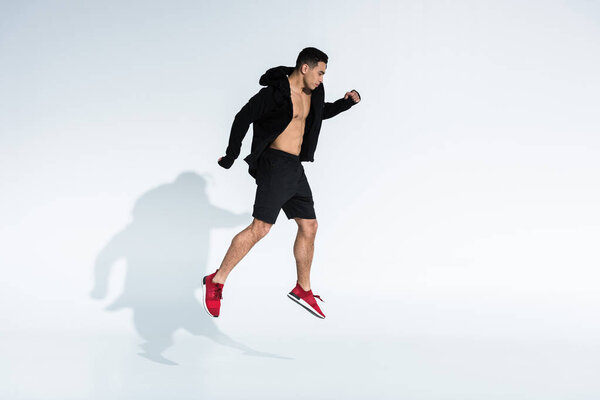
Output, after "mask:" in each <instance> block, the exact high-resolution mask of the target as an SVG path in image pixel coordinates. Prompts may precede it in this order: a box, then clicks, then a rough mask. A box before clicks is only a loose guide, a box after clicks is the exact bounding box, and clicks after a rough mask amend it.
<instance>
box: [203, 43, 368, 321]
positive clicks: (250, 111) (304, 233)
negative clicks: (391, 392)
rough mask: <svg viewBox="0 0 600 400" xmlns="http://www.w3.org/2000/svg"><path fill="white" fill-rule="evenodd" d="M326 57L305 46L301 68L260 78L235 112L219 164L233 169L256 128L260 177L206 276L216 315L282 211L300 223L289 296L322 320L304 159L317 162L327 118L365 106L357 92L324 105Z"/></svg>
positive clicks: (209, 307) (253, 162)
mask: <svg viewBox="0 0 600 400" xmlns="http://www.w3.org/2000/svg"><path fill="white" fill-rule="evenodd" d="M327 59H328V58H327V55H326V54H325V53H323V52H322V51H320V50H318V49H316V48H314V47H307V48H305V49H303V50H302V51H301V52H300V54H299V55H298V58H297V60H296V66H295V68H294V67H285V66H279V67H274V68H271V69H269V70H267V71H266V72H265V74H263V75H262V76H261V78H260V80H259V83H260V84H261V85H262V86H265V87H264V88H262V89H261V90H260V91H259V92H258V93H257V94H255V95H254V96H253V97H252V98H250V100H249V101H248V103H246V105H245V106H244V107H242V109H241V110H240V111H239V112H238V113H237V114H236V116H235V119H234V121H233V125H232V127H231V133H230V137H229V145H228V146H227V150H226V152H225V154H226V155H225V156H223V157H220V158H219V160H218V163H219V165H220V166H222V167H223V168H227V169H228V168H230V167H231V165H232V164H233V162H234V160H235V159H236V158H237V157H238V156H239V154H240V148H241V145H242V140H243V139H244V136H245V135H246V132H247V131H248V128H249V126H250V124H251V123H253V130H254V135H253V137H252V148H251V153H250V154H249V155H248V156H247V157H246V158H244V160H245V161H246V162H247V163H248V165H249V168H248V172H249V173H250V175H251V176H252V177H254V178H255V180H256V184H257V189H256V197H255V201H254V211H253V213H252V216H253V217H254V220H253V221H252V223H251V224H250V225H249V226H248V227H247V228H246V229H244V230H243V231H241V232H240V233H238V234H237V235H236V236H235V237H234V238H233V240H232V241H231V245H230V247H229V250H227V253H226V254H225V257H224V259H223V262H222V263H221V266H220V267H219V269H217V270H216V271H215V272H214V273H212V274H210V275H207V276H205V277H204V279H203V282H202V289H203V300H204V308H205V309H206V311H207V312H208V313H209V314H210V315H211V316H213V317H218V316H219V312H220V308H221V299H222V293H223V285H224V284H225V280H226V279H227V276H228V275H229V273H230V272H231V270H232V269H233V268H234V267H235V266H236V265H237V264H238V263H239V262H240V260H241V259H242V258H243V257H244V256H245V255H246V254H247V253H248V252H249V251H250V249H251V248H252V247H253V246H254V245H255V244H256V243H257V242H258V241H259V240H260V239H262V238H263V237H265V235H266V234H267V233H268V232H269V230H270V229H271V227H272V226H273V224H274V223H275V221H276V220H277V216H278V214H279V212H280V210H281V209H282V208H283V211H284V212H285V214H286V216H287V218H288V219H292V218H294V220H296V223H297V224H298V234H297V236H296V241H295V242H294V257H295V258H296V271H297V275H298V280H297V282H296V287H295V288H294V289H292V291H291V292H290V293H289V294H288V297H289V298H290V299H292V300H293V301H295V302H296V303H298V304H300V305H301V306H303V307H304V308H305V309H306V310H308V311H309V312H310V313H312V314H313V315H315V316H317V317H319V318H325V314H323V312H322V311H321V309H320V308H319V306H318V304H317V302H316V300H315V298H318V299H319V300H321V301H323V300H322V299H321V298H320V297H319V296H316V295H313V293H312V290H311V287H310V267H311V264H312V258H313V253H314V240H315V235H316V232H317V219H316V215H315V210H314V202H313V198H312V192H311V190H310V186H309V184H308V181H307V179H306V175H305V174H304V168H303V166H302V164H301V163H300V162H301V161H314V152H315V149H316V147H317V140H318V137H319V131H320V128H321V121H322V120H323V119H327V118H331V117H333V116H335V115H337V114H339V113H340V112H342V111H346V110H348V109H349V108H350V107H352V106H353V105H354V104H356V103H358V102H359V101H360V95H359V94H358V92H357V91H356V90H351V91H350V92H347V93H346V94H345V95H344V98H342V99H339V100H337V101H336V102H334V103H327V102H325V101H324V99H325V92H324V89H323V76H324V75H325V70H326V68H327Z"/></svg>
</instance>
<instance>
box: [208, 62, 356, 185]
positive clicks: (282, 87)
mask: <svg viewBox="0 0 600 400" xmlns="http://www.w3.org/2000/svg"><path fill="white" fill-rule="evenodd" d="M293 71H294V67H285V66H279V67H274V68H271V69H269V70H267V72H265V73H264V74H263V75H262V76H261V77H260V80H259V83H260V84H261V85H262V86H266V87H264V88H262V89H261V90H259V92H258V93H256V94H255V95H254V96H252V97H251V98H250V100H248V102H247V103H246V105H244V107H242V109H241V110H240V111H239V112H238V113H237V114H236V116H235V119H234V120H233V125H232V126H231V133H230V135H229V145H228V146H227V150H226V152H225V154H226V155H225V156H224V157H223V158H222V159H221V161H219V165H221V166H222V167H223V168H230V167H231V165H232V164H233V162H234V161H235V159H236V158H238V156H239V155H240V149H241V147H242V140H243V139H244V137H245V136H246V132H248V128H249V127H250V124H251V123H252V124H253V130H254V135H253V137H252V147H251V152H250V154H249V155H248V156H247V157H246V158H244V161H246V162H247V163H248V165H249V168H248V172H249V173H250V175H251V176H252V177H254V178H256V165H257V163H256V162H257V160H258V157H259V156H260V154H261V153H262V152H263V150H264V149H265V148H266V147H267V146H269V144H270V143H271V142H273V141H274V140H275V139H276V138H277V136H279V134H281V132H283V131H284V130H285V128H286V127H287V126H288V124H289V123H290V121H291V120H292V118H293V115H292V113H293V106H292V98H291V92H290V82H289V80H288V79H287V76H288V75H290V74H291V73H292V72H293ZM356 93H358V92H356ZM359 98H360V94H359ZM354 104H355V103H354V101H353V100H352V98H350V97H348V98H347V99H343V98H341V99H339V100H337V101H335V102H333V103H327V102H325V91H324V89H323V84H320V85H319V86H318V87H317V88H316V89H315V90H313V92H312V94H311V104H310V112H309V113H308V116H307V117H306V124H305V129H304V138H303V140H302V148H301V150H300V155H299V156H300V161H314V154H315V149H316V148H317V141H318V139H319V131H320V130H321V121H322V120H324V119H327V118H331V117H333V116H335V115H337V114H339V113H341V112H342V111H346V110H348V109H349V108H350V107H352V106H353V105H354Z"/></svg>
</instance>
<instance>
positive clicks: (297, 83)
mask: <svg viewBox="0 0 600 400" xmlns="http://www.w3.org/2000/svg"><path fill="white" fill-rule="evenodd" d="M288 80H289V81H290V89H291V90H292V91H293V92H296V93H298V92H304V93H307V94H310V93H311V91H310V90H308V89H306V88H305V87H304V80H303V79H302V75H301V74H300V73H299V72H298V71H296V70H294V72H292V73H291V74H290V76H289V77H288Z"/></svg>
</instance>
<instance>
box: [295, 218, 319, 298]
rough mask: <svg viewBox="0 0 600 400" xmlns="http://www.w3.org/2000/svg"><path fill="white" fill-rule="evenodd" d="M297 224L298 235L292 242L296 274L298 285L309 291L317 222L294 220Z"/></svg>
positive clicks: (312, 220) (313, 220)
mask: <svg viewBox="0 0 600 400" xmlns="http://www.w3.org/2000/svg"><path fill="white" fill-rule="evenodd" d="M294 219H295V220H296V222H297V223H298V234H297V235H296V241H295V242H294V257H295V258H296V272H297V274H298V283H299V284H300V286H301V287H302V289H304V290H310V267H311V265H312V260H313V254H314V250H315V236H316V235H317V226H318V225H317V220H316V219H304V218H294Z"/></svg>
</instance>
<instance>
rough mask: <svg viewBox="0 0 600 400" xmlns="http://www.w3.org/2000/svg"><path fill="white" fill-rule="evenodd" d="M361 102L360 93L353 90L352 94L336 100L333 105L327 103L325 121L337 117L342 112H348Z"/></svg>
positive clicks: (324, 110) (324, 111)
mask: <svg viewBox="0 0 600 400" xmlns="http://www.w3.org/2000/svg"><path fill="white" fill-rule="evenodd" d="M352 92H354V93H352ZM359 101H360V94H359V93H358V91H356V90H354V89H352V90H351V91H350V92H347V93H346V95H345V96H344V98H342V99H339V100H336V101H335V102H333V103H327V102H325V104H323V119H328V118H332V117H335V116H336V115H338V114H339V113H341V112H342V111H346V110H348V109H349V108H350V107H352V106H353V105H355V104H356V103H358V102H359Z"/></svg>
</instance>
